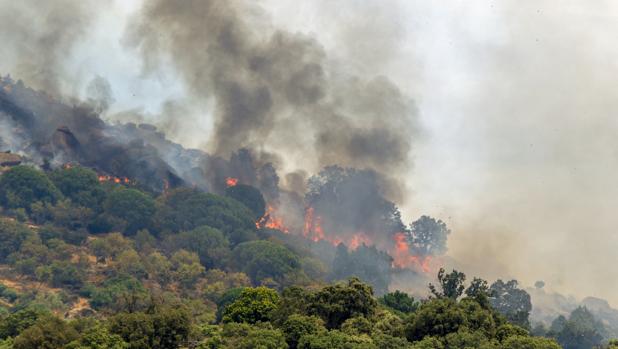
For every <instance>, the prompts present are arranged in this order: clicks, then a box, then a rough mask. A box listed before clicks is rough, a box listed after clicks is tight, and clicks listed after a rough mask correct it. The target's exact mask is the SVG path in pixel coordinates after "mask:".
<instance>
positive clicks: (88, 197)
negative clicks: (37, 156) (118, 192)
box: [49, 166, 105, 212]
mask: <svg viewBox="0 0 618 349" xmlns="http://www.w3.org/2000/svg"><path fill="white" fill-rule="evenodd" d="M49 177H50V179H51V180H52V182H53V183H54V185H55V186H56V187H57V188H58V189H59V190H60V192H62V194H63V195H64V196H65V197H66V198H69V199H70V200H71V201H72V202H73V203H74V204H75V205H78V206H84V207H88V208H90V209H92V210H93V211H95V212H99V211H100V210H101V204H102V203H103V200H104V199H105V190H104V189H103V187H102V186H101V183H100V182H99V179H98V176H97V173H96V172H94V171H93V170H90V169H87V168H84V167H80V166H71V167H67V168H61V169H57V170H54V171H53V172H51V173H50V174H49Z"/></svg>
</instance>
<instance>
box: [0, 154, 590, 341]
mask: <svg viewBox="0 0 618 349" xmlns="http://www.w3.org/2000/svg"><path fill="white" fill-rule="evenodd" d="M120 182H121V183H115V181H100V179H99V178H98V176H97V174H96V173H95V172H94V171H92V170H89V169H86V168H81V167H67V168H62V169H58V170H54V171H50V172H43V171H40V170H38V169H35V168H32V167H27V166H17V167H14V168H12V169H10V170H8V171H7V172H5V173H4V174H2V176H1V177H0V206H1V207H2V215H1V216H2V217H0V340H2V344H0V348H2V349H4V348H6V349H8V348H16V349H20V348H49V349H53V348H80V349H81V348H101V349H103V348H131V349H138V348H445V349H446V348H559V346H558V345H557V344H556V342H555V341H554V340H553V339H548V338H543V337H540V336H547V337H555V338H558V340H560V341H561V343H562V342H563V339H564V338H567V337H568V336H570V337H568V338H574V340H579V339H581V338H582V333H583V332H581V331H580V329H581V328H582V327H581V326H580V325H578V323H579V322H577V321H575V317H574V316H571V318H569V319H566V318H565V319H564V320H565V321H563V323H562V322H561V323H557V324H556V326H553V325H552V329H550V330H544V329H540V328H534V329H533V330H532V333H534V334H539V335H540V336H537V337H534V336H531V335H530V334H529V333H530V331H529V330H530V325H529V322H528V315H529V312H530V308H531V305H530V298H529V296H528V295H527V293H526V292H525V291H523V290H521V289H520V288H519V287H518V285H517V283H516V282H514V281H511V282H502V281H500V280H499V281H497V282H495V283H493V284H491V285H489V284H488V283H487V282H486V281H484V280H481V279H473V280H472V282H470V284H469V285H467V287H466V285H465V275H463V274H462V273H459V272H456V271H453V272H451V273H446V272H445V271H443V270H441V271H440V273H439V274H438V284H436V285H430V291H431V294H432V296H431V297H430V298H429V299H425V300H420V301H419V300H416V299H414V298H412V297H410V296H409V295H408V294H406V293H403V292H399V291H396V292H392V293H389V292H388V289H387V287H388V283H389V281H390V280H389V279H388V278H387V277H385V276H384V274H385V273H387V272H388V268H389V267H390V264H389V263H390V262H391V259H390V257H389V256H388V255H386V254H384V253H383V252H381V251H378V250H377V249H376V248H375V247H367V246H360V247H359V248H358V249H356V250H353V251H351V250H348V249H347V248H346V247H345V246H343V245H340V246H339V247H333V246H331V245H328V244H326V245H324V243H317V244H316V245H315V246H309V247H308V245H309V244H311V242H309V241H307V240H303V239H300V238H298V237H294V236H292V235H289V234H283V233H281V232H279V231H276V230H270V229H260V228H258V227H257V226H256V224H255V222H256V220H257V219H259V218H260V217H261V216H262V215H263V214H264V211H265V203H264V199H263V197H262V195H261V193H260V192H259V191H258V190H257V189H255V188H253V187H250V186H246V185H237V186H234V187H230V188H228V190H227V191H226V193H225V195H224V196H219V195H214V194H209V193H204V192H200V191H197V190H194V189H190V188H181V189H175V190H170V191H168V192H166V193H162V194H156V193H153V192H149V191H148V190H145V189H144V188H140V187H139V185H138V184H135V183H131V182H130V181H128V182H126V183H125V182H124V181H120ZM425 220H426V219H425ZM419 222H420V221H419ZM430 223H431V222H430ZM419 229H420V228H419ZM311 247H315V248H320V249H321V251H323V252H324V255H327V256H328V257H327V258H323V257H321V258H318V257H315V255H314V254H313V253H312V251H311ZM329 260H331V261H335V263H334V264H329V263H328V262H327V261H329ZM353 275H355V276H359V277H360V280H359V279H357V278H349V277H350V276H353ZM334 280H344V281H340V282H334ZM361 280H363V281H361ZM367 281H369V284H366V283H365V282H367ZM579 318H582V317H581V316H580V317H579ZM560 324H562V326H560ZM586 329H587V328H584V330H582V331H585V330H586ZM541 330H543V331H541ZM535 331H536V332H535ZM567 331H570V332H568V333H569V335H568V336H567V335H566V333H567ZM578 331H580V332H578ZM541 332H542V333H541ZM593 334H594V333H593ZM584 337H585V338H588V337H586V336H584ZM595 343H597V342H595ZM595 345H596V344H595ZM565 347H566V346H565ZM572 348H577V349H579V348H588V347H576V346H573V347H572Z"/></svg>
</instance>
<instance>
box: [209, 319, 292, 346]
mask: <svg viewBox="0 0 618 349" xmlns="http://www.w3.org/2000/svg"><path fill="white" fill-rule="evenodd" d="M213 337H214V336H213ZM204 347H205V348H230V349H231V348H234V349H254V348H260V349H287V348H288V345H287V343H286V342H285V337H284V335H283V333H282V332H281V331H280V330H277V329H273V328H272V326H270V324H268V323H266V324H259V325H250V324H246V323H233V322H231V323H226V324H225V325H223V331H222V333H221V334H220V337H219V336H216V337H214V338H211V339H209V340H208V341H207V342H206V343H205V346H204Z"/></svg>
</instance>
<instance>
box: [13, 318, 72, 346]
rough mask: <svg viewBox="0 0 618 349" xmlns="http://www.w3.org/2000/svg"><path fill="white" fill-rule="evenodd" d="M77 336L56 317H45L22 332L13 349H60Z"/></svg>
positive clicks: (16, 338)
mask: <svg viewBox="0 0 618 349" xmlns="http://www.w3.org/2000/svg"><path fill="white" fill-rule="evenodd" d="M78 336H79V334H78V333H77V331H76V330H75V329H74V328H72V327H71V326H69V325H68V324H67V323H66V322H64V321H63V320H61V319H59V318H57V317H51V316H50V317H45V318H42V319H40V320H39V321H37V323H36V324H34V325H33V326H31V327H28V328H27V329H25V330H23V331H22V332H21V333H20V334H19V335H18V336H17V337H15V342H14V343H13V348H14V349H33V348H37V349H62V348H64V347H65V345H67V344H69V343H70V342H71V341H73V340H75V339H76V338H77V337H78Z"/></svg>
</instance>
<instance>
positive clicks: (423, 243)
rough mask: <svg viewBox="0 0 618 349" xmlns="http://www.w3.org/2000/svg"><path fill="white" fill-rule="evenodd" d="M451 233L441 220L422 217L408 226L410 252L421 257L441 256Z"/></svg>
mask: <svg viewBox="0 0 618 349" xmlns="http://www.w3.org/2000/svg"><path fill="white" fill-rule="evenodd" d="M450 233H451V231H450V230H449V229H448V228H447V227H446V224H445V223H444V222H442V221H441V220H435V219H433V218H431V217H429V216H422V217H421V218H419V219H418V220H416V221H414V222H412V224H410V244H411V245H412V251H413V252H414V253H416V254H420V255H421V256H434V255H443V254H444V253H445V252H446V240H447V239H448V235H449V234H450Z"/></svg>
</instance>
